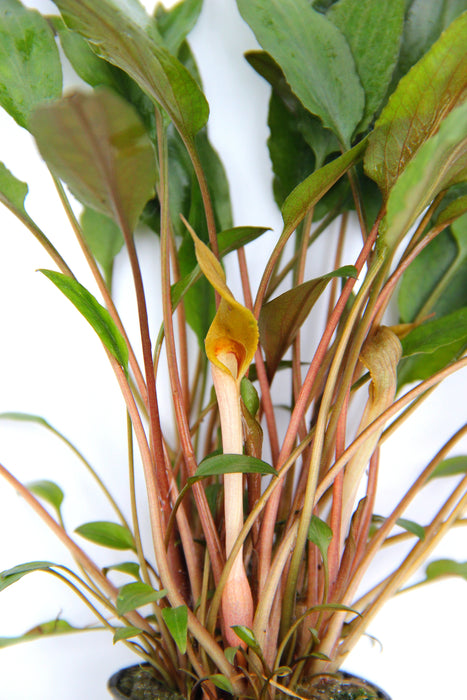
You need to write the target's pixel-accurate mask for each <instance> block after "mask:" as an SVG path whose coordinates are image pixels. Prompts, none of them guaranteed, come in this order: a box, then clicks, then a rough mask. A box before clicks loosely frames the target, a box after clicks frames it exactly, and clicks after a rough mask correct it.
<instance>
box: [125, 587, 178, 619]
mask: <svg viewBox="0 0 467 700" xmlns="http://www.w3.org/2000/svg"><path fill="white" fill-rule="evenodd" d="M165 595H166V592H165V591H156V590H155V589H154V588H152V586H150V585H149V584H147V583H143V582H142V581H136V582H135V583H128V584H127V585H126V586H122V587H121V588H119V591H118V596H117V603H116V604H117V610H118V612H119V613H120V615H125V614H126V613H128V612H131V611H132V610H136V609H137V608H140V607H142V606H143V605H147V604H148V603H154V602H156V601H158V600H160V599H161V598H163V597H164V596H165Z"/></svg>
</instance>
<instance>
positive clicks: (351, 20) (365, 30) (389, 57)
mask: <svg viewBox="0 0 467 700" xmlns="http://www.w3.org/2000/svg"><path fill="white" fill-rule="evenodd" d="M404 13H405V1H404V0H392V1H391V2H382V3H381V2H380V3H376V2H374V0H339V2H336V3H334V4H333V5H332V7H331V8H330V10H329V11H328V13H327V17H328V18H329V19H330V20H331V21H332V22H333V23H334V24H335V25H336V27H338V28H339V29H340V31H341V32H342V34H343V35H344V36H345V38H346V39H347V41H348V43H349V46H350V49H351V51H352V55H353V57H354V60H355V65H356V69H357V73H358V75H359V78H360V81H361V83H362V85H363V89H364V90H365V108H364V111H363V118H362V121H361V122H360V124H359V126H358V131H360V132H362V131H364V130H365V129H366V128H367V126H368V125H369V124H370V122H371V121H372V119H373V116H374V115H375V113H376V112H377V110H378V108H379V107H380V105H381V102H382V100H383V98H384V96H385V94H386V91H387V88H388V85H389V82H390V80H391V76H392V73H393V70H394V67H395V65H396V62H397V58H398V55H399V46H400V39H401V34H402V29H403V26H404Z"/></svg>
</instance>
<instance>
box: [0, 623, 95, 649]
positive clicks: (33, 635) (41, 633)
mask: <svg viewBox="0 0 467 700" xmlns="http://www.w3.org/2000/svg"><path fill="white" fill-rule="evenodd" d="M91 629H92V628H90V627H88V628H81V627H73V626H72V625H70V623H69V622H67V621H66V620H50V621H49V622H43V623H42V624H40V625H37V626H36V627H33V628H32V629H30V630H29V631H28V632H25V633H24V634H22V635H20V636H19V637H0V649H4V648H5V647H9V646H12V645H14V644H20V643H22V642H32V641H34V640H36V639H41V638H42V637H53V636H55V635H59V634H69V633H71V632H87V631H89V630H91Z"/></svg>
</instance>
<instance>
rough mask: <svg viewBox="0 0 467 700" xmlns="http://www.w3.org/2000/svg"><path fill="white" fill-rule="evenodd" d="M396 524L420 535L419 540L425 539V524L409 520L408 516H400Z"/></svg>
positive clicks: (413, 533)
mask: <svg viewBox="0 0 467 700" xmlns="http://www.w3.org/2000/svg"><path fill="white" fill-rule="evenodd" d="M396 525H399V527H401V528H403V529H404V530H406V531H407V532H410V534H412V535H415V537H418V539H419V540H424V539H425V528H424V527H423V525H419V524H418V523H416V522H414V521H413V520H407V518H398V520H397V522H396Z"/></svg>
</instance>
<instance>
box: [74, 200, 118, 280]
mask: <svg viewBox="0 0 467 700" xmlns="http://www.w3.org/2000/svg"><path fill="white" fill-rule="evenodd" d="M81 228H82V230H83V235H84V238H85V240H86V242H87V244H88V246H89V248H90V250H91V253H92V254H93V255H94V257H95V258H96V260H97V262H98V263H99V264H100V265H101V266H102V269H103V271H104V275H105V277H106V279H107V280H110V279H111V278H112V268H113V261H114V258H115V256H116V255H117V253H119V252H120V250H121V249H122V247H123V245H124V240H123V236H122V232H121V231H120V229H119V227H118V226H117V225H116V224H115V223H114V222H113V221H112V219H109V218H108V217H107V216H105V215H104V214H100V213H99V212H97V211H95V210H94V209H89V208H85V209H84V210H83V212H82V214H81Z"/></svg>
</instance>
